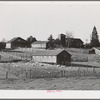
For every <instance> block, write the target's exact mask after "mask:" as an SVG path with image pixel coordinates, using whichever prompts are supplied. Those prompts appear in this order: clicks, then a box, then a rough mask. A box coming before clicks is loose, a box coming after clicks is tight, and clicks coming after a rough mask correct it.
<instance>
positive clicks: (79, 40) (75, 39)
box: [66, 38, 83, 43]
mask: <svg viewBox="0 0 100 100" xmlns="http://www.w3.org/2000/svg"><path fill="white" fill-rule="evenodd" d="M68 39H72V40H74V41H75V42H81V43H83V41H82V40H81V39H80V38H66V40H68Z"/></svg>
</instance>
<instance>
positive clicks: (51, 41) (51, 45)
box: [48, 34, 54, 49]
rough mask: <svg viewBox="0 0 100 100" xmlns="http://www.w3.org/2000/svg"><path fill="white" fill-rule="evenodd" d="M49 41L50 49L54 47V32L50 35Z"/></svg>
mask: <svg viewBox="0 0 100 100" xmlns="http://www.w3.org/2000/svg"><path fill="white" fill-rule="evenodd" d="M48 41H49V45H48V47H49V48H50V49H54V39H53V36H52V34H51V35H50V36H49V37H48Z"/></svg>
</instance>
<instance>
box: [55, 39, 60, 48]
mask: <svg viewBox="0 0 100 100" xmlns="http://www.w3.org/2000/svg"><path fill="white" fill-rule="evenodd" d="M54 45H55V47H60V46H61V41H60V40H59V39H58V38H57V39H55V40H54Z"/></svg>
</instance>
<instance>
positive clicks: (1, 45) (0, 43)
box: [0, 42, 6, 50]
mask: <svg viewBox="0 0 100 100" xmlns="http://www.w3.org/2000/svg"><path fill="white" fill-rule="evenodd" d="M5 47H6V43H5V42H0V50H2V49H5Z"/></svg>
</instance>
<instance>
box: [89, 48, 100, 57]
mask: <svg viewBox="0 0 100 100" xmlns="http://www.w3.org/2000/svg"><path fill="white" fill-rule="evenodd" d="M89 53H90V54H97V55H100V47H93V48H92V49H91V50H90V51H89Z"/></svg>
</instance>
